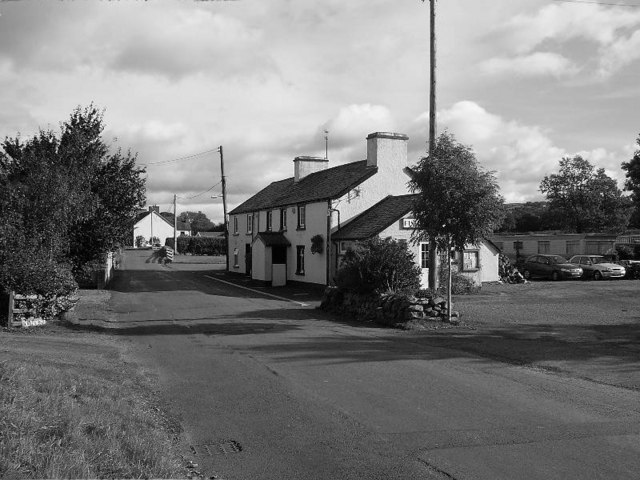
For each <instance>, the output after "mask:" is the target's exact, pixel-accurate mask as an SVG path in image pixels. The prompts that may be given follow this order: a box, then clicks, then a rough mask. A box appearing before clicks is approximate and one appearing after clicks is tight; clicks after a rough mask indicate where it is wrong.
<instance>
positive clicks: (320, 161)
mask: <svg viewBox="0 0 640 480" xmlns="http://www.w3.org/2000/svg"><path fill="white" fill-rule="evenodd" d="M328 165H329V160H328V159H326V158H322V157H296V158H295V159H294V160H293V178H294V181H295V182H298V181H300V180H302V179H303V178H304V177H306V176H307V175H310V174H312V173H316V172H320V171H322V170H326V169H327V166H328Z"/></svg>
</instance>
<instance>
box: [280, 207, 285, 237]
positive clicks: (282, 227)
mask: <svg viewBox="0 0 640 480" xmlns="http://www.w3.org/2000/svg"><path fill="white" fill-rule="evenodd" d="M286 230H287V208H286V207H285V208H281V209H280V231H282V232H284V231H286Z"/></svg>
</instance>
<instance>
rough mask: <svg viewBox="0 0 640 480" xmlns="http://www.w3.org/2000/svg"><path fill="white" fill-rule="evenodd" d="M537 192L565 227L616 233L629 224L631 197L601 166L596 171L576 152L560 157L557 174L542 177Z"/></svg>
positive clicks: (578, 230)
mask: <svg viewBox="0 0 640 480" xmlns="http://www.w3.org/2000/svg"><path fill="white" fill-rule="evenodd" d="M540 191H541V192H542V193H544V194H545V195H546V196H547V200H548V201H549V210H550V211H552V212H553V213H554V215H555V216H556V218H557V222H558V223H557V225H558V226H559V227H560V228H563V229H565V230H568V231H572V232H576V233H585V232H589V231H593V232H610V233H619V232H623V231H624V230H625V229H626V227H627V225H628V223H629V217H630V215H631V209H632V204H631V200H630V199H629V198H627V197H625V196H623V195H622V191H621V190H620V189H619V188H618V186H617V184H616V181H615V180H614V179H613V178H611V177H609V176H607V174H606V173H605V171H604V168H599V169H597V170H596V169H595V168H594V167H593V165H591V163H589V161H588V160H585V159H584V158H582V157H581V156H580V155H576V156H575V157H573V158H569V157H565V158H563V159H561V160H560V171H559V173H557V174H556V173H554V174H551V175H549V176H546V177H544V179H543V180H542V182H541V183H540Z"/></svg>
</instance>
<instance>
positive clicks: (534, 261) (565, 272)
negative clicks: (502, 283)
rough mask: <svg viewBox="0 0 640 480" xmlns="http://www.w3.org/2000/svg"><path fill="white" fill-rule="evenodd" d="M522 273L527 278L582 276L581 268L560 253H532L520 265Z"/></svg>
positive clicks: (557, 278) (552, 278)
mask: <svg viewBox="0 0 640 480" xmlns="http://www.w3.org/2000/svg"><path fill="white" fill-rule="evenodd" d="M522 275H524V278H526V279H527V280H529V279H530V278H533V277H543V278H550V279H551V280H560V279H567V278H580V277H582V268H580V266H579V265H576V264H575V263H569V262H567V260H566V259H565V258H564V257H563V256H561V255H542V254H540V255H532V256H530V257H529V258H527V259H526V260H525V262H524V264H523V265H522Z"/></svg>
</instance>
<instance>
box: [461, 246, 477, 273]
mask: <svg viewBox="0 0 640 480" xmlns="http://www.w3.org/2000/svg"><path fill="white" fill-rule="evenodd" d="M467 255H473V256H475V262H473V263H474V265H475V266H467V265H469V262H467V261H466V259H467V257H466V256H467ZM461 260H462V261H461V262H460V263H461V264H462V265H461V266H460V271H462V272H477V271H479V270H480V268H481V264H480V250H479V249H477V248H465V249H464V250H463V251H462V258H461Z"/></svg>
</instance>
